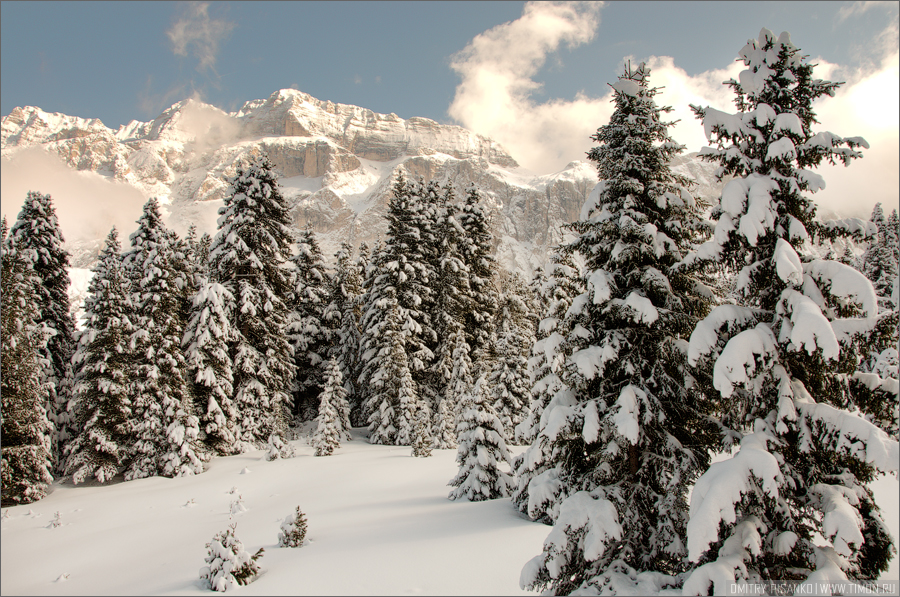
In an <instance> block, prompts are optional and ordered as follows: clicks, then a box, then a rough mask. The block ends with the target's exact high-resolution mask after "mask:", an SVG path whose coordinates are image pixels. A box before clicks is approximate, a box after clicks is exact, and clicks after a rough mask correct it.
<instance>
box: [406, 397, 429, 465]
mask: <svg viewBox="0 0 900 597" xmlns="http://www.w3.org/2000/svg"><path fill="white" fill-rule="evenodd" d="M433 444H434V435H433V433H432V429H431V409H430V408H429V407H428V402H426V401H425V400H419V401H418V403H417V404H416V414H415V419H414V421H413V436H412V439H411V440H410V445H411V446H412V455H413V456H415V457H417V458H427V457H429V456H431V446H432V445H433Z"/></svg>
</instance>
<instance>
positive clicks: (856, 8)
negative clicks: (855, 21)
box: [837, 0, 897, 23]
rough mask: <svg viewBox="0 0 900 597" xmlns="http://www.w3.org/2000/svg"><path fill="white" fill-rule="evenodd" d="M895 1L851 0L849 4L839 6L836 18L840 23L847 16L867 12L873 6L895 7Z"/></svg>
mask: <svg viewBox="0 0 900 597" xmlns="http://www.w3.org/2000/svg"><path fill="white" fill-rule="evenodd" d="M896 6H897V3H896V2H893V1H891V2H875V1H869V0H867V1H865V2H852V3H850V4H845V5H844V6H841V8H840V9H839V10H838V15H837V20H838V22H840V23H842V22H844V21H846V20H847V19H848V18H850V17H852V16H856V15H860V14H863V13H866V12H868V11H869V10H871V9H873V8H888V9H892V8H894V9H895V8H896Z"/></svg>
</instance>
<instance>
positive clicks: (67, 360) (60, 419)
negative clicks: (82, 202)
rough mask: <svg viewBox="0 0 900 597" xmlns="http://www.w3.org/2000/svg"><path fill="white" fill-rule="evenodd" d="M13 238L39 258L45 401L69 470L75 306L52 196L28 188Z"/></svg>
mask: <svg viewBox="0 0 900 597" xmlns="http://www.w3.org/2000/svg"><path fill="white" fill-rule="evenodd" d="M10 237H11V239H12V240H13V242H15V243H16V244H17V245H18V246H19V248H20V250H21V251H24V252H25V253H24V254H27V255H31V256H32V257H33V259H34V260H33V263H32V264H31V269H32V271H33V273H34V277H33V280H34V282H33V284H34V295H35V299H36V300H37V309H38V313H39V319H38V324H39V325H44V326H46V327H47V329H48V330H50V332H51V335H49V337H48V338H47V340H46V342H45V344H42V345H41V347H40V353H41V358H42V360H43V361H45V362H46V363H47V364H48V367H46V368H45V370H44V376H43V382H44V383H46V384H47V389H48V401H47V404H46V405H45V409H46V411H47V416H48V417H49V419H50V422H51V424H52V430H53V431H52V433H51V442H52V444H51V445H52V452H51V453H52V458H53V463H54V468H55V469H57V470H61V469H62V468H63V460H64V459H63V458H62V454H63V453H64V450H65V448H66V446H67V445H68V443H69V441H71V438H72V437H73V435H74V432H75V428H74V426H73V423H74V422H73V420H72V419H73V408H74V405H73V404H72V403H71V399H72V385H71V384H72V380H73V373H72V370H71V367H72V355H73V354H74V352H75V341H74V335H75V322H74V320H73V319H72V315H71V313H70V305H69V284H70V282H69V252H68V251H67V250H66V249H65V248H64V247H63V245H64V243H65V239H64V238H63V235H62V231H61V229H60V227H59V221H58V220H57V217H56V209H55V208H54V207H53V201H52V199H51V198H50V195H42V194H41V193H36V192H31V191H29V192H28V195H27V198H26V200H25V204H24V205H23V206H22V211H21V212H20V213H19V217H18V220H17V221H16V223H15V224H14V225H13V227H12V230H11V231H10Z"/></svg>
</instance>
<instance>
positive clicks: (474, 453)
mask: <svg viewBox="0 0 900 597" xmlns="http://www.w3.org/2000/svg"><path fill="white" fill-rule="evenodd" d="M461 409H462V413H461V414H460V418H459V423H458V424H457V428H456V436H457V439H458V441H459V449H458V450H457V452H456V462H457V464H459V471H458V472H457V474H456V476H455V477H454V478H453V479H451V480H450V482H449V483H448V485H450V486H452V487H455V489H454V490H453V491H451V492H450V495H449V496H448V497H449V498H450V499H451V500H457V499H461V498H466V499H468V500H469V501H470V502H481V501H484V500H493V499H496V498H500V497H506V496H508V495H509V491H510V489H512V485H513V480H512V477H511V476H510V474H509V473H507V472H505V471H504V470H502V469H501V467H500V465H501V464H502V463H508V462H509V461H510V455H509V451H508V450H507V447H506V442H505V441H504V439H503V425H502V424H501V423H500V417H498V416H497V411H496V410H494V407H493V406H492V405H491V399H490V390H489V389H488V386H487V382H486V380H485V376H481V377H480V378H478V381H476V382H475V386H474V387H473V388H472V392H471V393H470V394H469V395H468V396H466V397H465V398H464V400H463V403H462V406H461Z"/></svg>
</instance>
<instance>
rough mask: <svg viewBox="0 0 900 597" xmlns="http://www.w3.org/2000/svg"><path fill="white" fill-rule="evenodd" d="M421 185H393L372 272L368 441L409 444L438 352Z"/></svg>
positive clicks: (366, 353)
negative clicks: (421, 393)
mask: <svg viewBox="0 0 900 597" xmlns="http://www.w3.org/2000/svg"><path fill="white" fill-rule="evenodd" d="M420 195H421V188H420V185H418V184H415V183H408V182H407V181H406V180H405V179H404V178H403V177H402V176H401V177H400V178H399V179H398V180H397V182H396V183H395V184H394V188H393V196H392V198H391V202H390V205H389V211H388V236H387V239H386V241H385V244H384V247H383V248H382V249H381V250H380V251H377V252H376V254H375V256H374V259H373V261H374V263H373V264H372V266H371V268H370V271H369V272H368V273H367V276H366V296H365V299H366V304H365V308H364V309H363V317H362V322H361V327H362V329H363V341H362V350H363V357H362V362H363V363H364V365H363V370H362V373H361V375H360V385H361V386H362V387H364V388H365V389H366V394H365V397H364V404H363V416H364V417H365V418H366V421H367V422H368V423H369V441H370V442H371V443H387V444H396V445H410V441H411V439H412V437H413V429H412V425H413V421H414V414H415V408H416V404H417V403H418V401H419V391H420V384H419V382H418V381H417V380H416V379H415V378H414V376H416V377H419V378H420V379H424V377H425V375H424V374H423V372H424V371H426V368H427V366H428V365H429V364H430V362H431V360H432V359H433V357H434V355H433V353H432V351H431V350H430V348H429V345H430V344H431V343H433V342H434V340H435V337H436V334H435V332H434V330H433V329H432V328H431V327H430V317H429V314H428V313H427V312H425V311H423V310H422V305H423V304H427V297H430V296H431V290H430V288H429V287H428V283H429V281H430V280H432V276H431V274H430V271H429V267H428V263H427V261H426V260H425V258H424V257H423V247H422V243H421V237H422V230H423V226H424V224H420V223H417V222H421V220H422V218H421V212H422V210H423V207H422V201H421V198H420Z"/></svg>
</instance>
